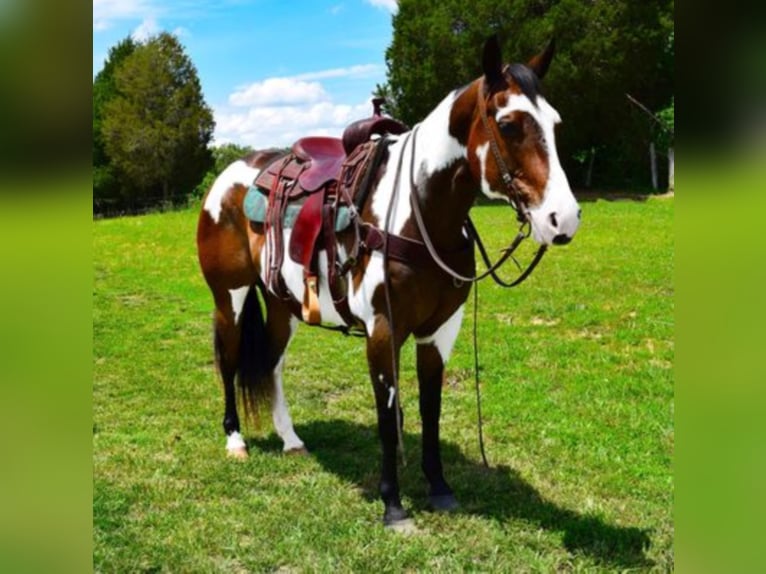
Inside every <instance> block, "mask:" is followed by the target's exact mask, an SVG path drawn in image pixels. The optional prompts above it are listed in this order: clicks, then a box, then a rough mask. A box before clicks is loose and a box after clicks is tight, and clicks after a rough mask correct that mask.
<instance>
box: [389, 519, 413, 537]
mask: <svg viewBox="0 0 766 574" xmlns="http://www.w3.org/2000/svg"><path fill="white" fill-rule="evenodd" d="M383 526H384V527H385V529H386V530H390V531H391V532H396V533H397V534H404V535H405V536H409V535H411V534H416V533H417V532H418V527H417V526H415V522H414V521H413V520H412V518H403V519H402V520H394V521H392V522H385V523H384V524H383Z"/></svg>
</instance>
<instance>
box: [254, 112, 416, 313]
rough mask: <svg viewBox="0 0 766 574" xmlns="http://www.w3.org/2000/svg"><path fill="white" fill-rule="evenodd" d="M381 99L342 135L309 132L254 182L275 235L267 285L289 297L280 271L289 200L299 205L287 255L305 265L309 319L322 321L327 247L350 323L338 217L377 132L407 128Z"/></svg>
mask: <svg viewBox="0 0 766 574" xmlns="http://www.w3.org/2000/svg"><path fill="white" fill-rule="evenodd" d="M382 103H383V100H382V99H380V98H378V99H375V100H373V105H374V113H373V116H372V117H370V118H367V119H363V120H359V121H357V122H354V123H352V124H350V125H349V126H348V127H347V128H346V130H345V131H344V133H343V138H342V139H338V138H331V137H318V136H312V137H305V138H302V139H299V140H298V141H296V142H295V143H294V144H293V145H292V148H291V150H290V152H289V153H288V154H286V155H285V156H283V157H281V158H278V159H276V160H275V161H272V162H271V163H270V164H269V165H268V166H267V167H266V169H264V170H262V171H261V173H260V174H259V175H258V176H257V177H256V179H255V182H254V185H255V186H256V187H257V188H259V189H260V190H261V191H262V192H263V193H266V194H267V195H268V208H267V214H266V218H265V222H264V223H265V226H266V231H267V236H268V237H270V238H271V243H272V245H271V246H270V251H269V252H270V257H269V261H268V262H267V263H268V267H267V273H266V277H267V285H268V286H269V287H270V288H271V289H272V290H273V291H274V292H276V293H278V294H280V296H282V298H283V299H285V300H289V299H291V297H290V294H289V292H288V290H287V287H286V286H285V285H284V282H283V280H282V278H281V275H280V274H279V269H281V266H282V261H283V258H284V245H283V239H282V238H283V223H284V215H285V212H286V209H287V206H288V205H295V204H300V205H301V207H300V211H299V212H298V216H297V217H296V218H295V221H294V223H293V226H292V233H291V235H290V245H289V248H288V254H289V256H290V258H291V259H292V260H293V261H295V262H296V263H299V264H301V265H302V266H303V270H304V284H305V290H304V298H303V306H302V316H303V319H304V321H306V322H307V323H310V324H318V323H320V322H321V315H320V313H319V299H318V297H319V285H318V283H319V281H318V271H319V270H318V267H319V266H318V254H319V252H320V251H321V250H325V251H326V253H327V259H328V283H329V287H330V291H331V294H332V298H333V302H334V303H335V307H336V309H337V310H338V312H339V314H340V315H341V317H343V319H344V320H345V321H346V322H347V323H348V324H349V325H351V324H352V323H353V318H352V316H351V313H350V311H349V310H348V303H347V300H346V295H345V285H341V284H342V283H343V276H344V275H345V272H342V271H343V270H340V271H339V270H338V269H337V266H336V262H337V253H336V243H337V242H336V240H335V232H336V216H337V214H338V209H339V207H340V206H341V205H343V206H351V205H352V202H353V198H354V196H355V194H356V193H357V191H358V189H359V184H360V181H361V180H362V179H363V176H364V173H365V172H366V170H367V168H369V166H370V164H371V162H372V158H373V156H374V155H375V154H374V153H373V152H374V150H375V147H376V145H375V143H374V142H371V138H372V137H373V136H374V135H378V136H384V135H386V134H400V133H403V132H405V131H407V130H408V129H409V128H408V127H407V126H406V125H404V124H403V123H401V122H399V121H397V120H395V119H393V118H388V117H384V116H383V115H382V114H381V113H380V107H381V104H382Z"/></svg>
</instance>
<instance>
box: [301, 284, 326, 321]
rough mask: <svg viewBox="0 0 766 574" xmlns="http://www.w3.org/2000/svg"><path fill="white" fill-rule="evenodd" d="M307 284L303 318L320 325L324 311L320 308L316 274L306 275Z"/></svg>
mask: <svg viewBox="0 0 766 574" xmlns="http://www.w3.org/2000/svg"><path fill="white" fill-rule="evenodd" d="M305 285H306V288H305V290H304V291H303V306H302V308H301V313H302V315H303V320H304V321H305V322H306V323H308V324H309V325H319V324H320V323H321V322H322V313H321V311H320V309H319V295H318V293H317V278H316V275H310V276H308V277H306V281H305Z"/></svg>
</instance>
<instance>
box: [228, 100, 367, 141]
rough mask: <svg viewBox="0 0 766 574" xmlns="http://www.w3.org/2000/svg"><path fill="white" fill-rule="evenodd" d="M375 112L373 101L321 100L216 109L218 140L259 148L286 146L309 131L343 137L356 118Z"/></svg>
mask: <svg viewBox="0 0 766 574" xmlns="http://www.w3.org/2000/svg"><path fill="white" fill-rule="evenodd" d="M371 114H372V105H371V104H370V102H369V101H366V102H363V103H360V104H356V105H350V104H335V103H333V102H329V101H325V102H317V103H313V104H308V105H298V106H263V107H252V108H249V109H247V110H243V111H231V110H215V121H216V130H215V143H216V144H217V145H220V144H224V143H229V142H233V143H238V144H241V145H249V146H252V147H254V148H256V149H259V148H267V147H274V146H276V147H284V146H289V145H291V144H292V143H293V142H294V141H295V140H297V139H298V138H301V137H304V136H308V135H325V136H336V137H339V136H340V135H341V134H342V133H343V129H344V128H345V127H346V126H347V125H348V124H349V123H351V122H352V121H354V120H357V119H360V118H364V117H368V116H370V115H371Z"/></svg>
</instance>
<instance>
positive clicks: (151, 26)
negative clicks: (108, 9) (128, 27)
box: [131, 16, 160, 42]
mask: <svg viewBox="0 0 766 574" xmlns="http://www.w3.org/2000/svg"><path fill="white" fill-rule="evenodd" d="M159 31H160V27H159V25H158V24H157V20H155V19H154V18H153V17H151V16H150V17H148V18H144V20H143V21H142V22H141V23H140V24H139V25H138V27H137V28H136V29H135V30H133V33H132V34H131V36H132V37H133V39H134V40H135V41H136V42H145V41H146V40H148V39H149V38H151V37H152V36H154V35H156V34H157V33H158V32H159Z"/></svg>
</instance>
